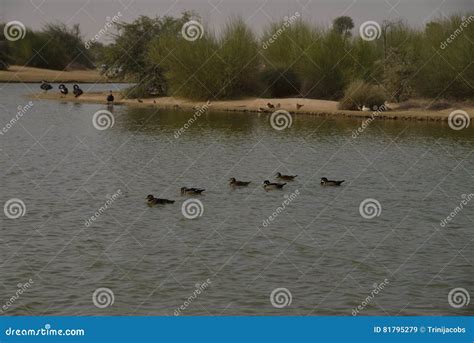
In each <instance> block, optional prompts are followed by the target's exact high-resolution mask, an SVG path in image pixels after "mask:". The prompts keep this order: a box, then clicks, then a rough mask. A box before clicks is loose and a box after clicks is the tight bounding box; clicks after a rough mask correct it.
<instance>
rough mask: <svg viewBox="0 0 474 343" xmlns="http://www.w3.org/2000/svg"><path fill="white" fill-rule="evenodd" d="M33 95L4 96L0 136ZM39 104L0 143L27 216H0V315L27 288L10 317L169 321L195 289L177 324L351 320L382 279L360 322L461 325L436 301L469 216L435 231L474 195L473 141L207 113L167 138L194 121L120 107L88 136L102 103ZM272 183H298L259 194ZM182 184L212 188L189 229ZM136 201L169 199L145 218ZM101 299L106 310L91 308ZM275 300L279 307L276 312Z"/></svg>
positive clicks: (461, 267)
mask: <svg viewBox="0 0 474 343" xmlns="http://www.w3.org/2000/svg"><path fill="white" fill-rule="evenodd" d="M96 87H97V86H96ZM99 87H102V88H104V87H105V88H104V89H108V88H110V87H111V86H110V85H105V86H99ZM112 87H113V86H112ZM112 89H114V88H112ZM85 91H87V90H85ZM28 92H31V90H30V89H28V88H26V87H25V86H23V85H8V86H3V88H2V93H1V95H0V97H1V99H2V102H1V103H2V106H3V107H4V109H2V112H1V115H0V120H1V122H0V124H1V125H0V126H4V125H5V124H6V123H7V122H9V121H10V119H11V118H12V116H13V115H14V113H15V111H16V108H17V106H18V105H19V104H20V105H22V104H25V103H26V102H27V101H29V100H28V98H25V97H23V94H25V93H28ZM33 102H34V106H33V107H32V108H31V109H30V110H28V112H27V113H25V115H24V116H23V117H22V118H21V119H20V121H19V122H17V123H16V124H15V125H13V126H12V127H11V128H10V129H9V130H8V132H7V133H5V134H4V135H2V136H0V144H1V145H0V148H1V155H0V156H1V157H0V159H1V163H2V167H3V168H2V171H1V172H2V180H3V182H2V185H1V199H0V200H1V203H2V204H4V203H5V202H6V201H7V200H9V199H11V198H18V199H21V200H22V201H24V203H25V206H26V213H25V215H24V216H23V217H21V218H18V219H8V218H7V217H6V216H1V217H0V218H1V219H0V224H1V229H0V234H1V236H0V257H1V261H2V264H1V267H0V268H1V275H2V281H1V283H0V303H2V302H3V303H6V302H7V301H8V299H10V298H11V297H12V296H13V295H15V292H16V291H17V289H18V284H19V283H21V284H25V283H26V282H29V280H30V279H32V281H33V283H31V287H29V288H28V289H27V290H26V291H25V292H24V293H23V294H22V295H21V296H20V297H19V299H16V300H15V301H14V303H13V304H11V306H9V307H8V311H6V313H7V314H22V315H25V314H35V315H39V314H50V315H54V314H56V315H66V314H84V315H89V314H95V315H127V314H128V315H173V314H174V313H175V310H176V309H178V308H179V307H180V306H182V305H183V304H185V301H187V299H188V298H189V297H191V296H193V294H194V292H195V291H196V289H200V290H201V288H200V287H202V285H203V284H204V283H206V285H207V286H206V287H205V289H203V290H202V291H201V293H200V294H199V295H198V296H197V297H193V299H192V301H191V302H189V301H188V302H187V303H188V306H186V308H185V309H184V310H180V311H179V313H180V314H181V315H187V314H199V315H209V314H212V315H220V314H226V315H236V314H275V315H285V314H286V315H307V314H311V315H332V314H342V315H351V314H352V310H353V309H354V308H356V307H357V306H358V305H360V304H362V302H363V301H364V300H365V299H366V298H367V297H368V296H369V295H371V291H372V290H373V289H374V284H376V285H380V284H381V283H385V279H387V284H386V286H385V287H384V288H383V290H381V291H380V292H379V293H378V294H377V295H376V296H375V297H374V298H373V299H372V300H371V301H370V302H369V303H368V304H367V305H366V306H365V307H364V309H363V310H361V311H360V315H385V314H390V315H396V314H410V315H412V314H433V315H434V314H472V310H470V309H468V308H461V309H455V308H453V307H451V306H450V305H449V303H448V299H447V295H448V293H449V291H450V290H451V289H452V288H454V287H463V288H466V289H468V290H469V289H470V290H472V287H473V280H472V276H471V275H472V274H473V267H472V263H473V257H472V256H474V254H472V252H473V241H472V239H473V236H474V233H473V231H472V220H473V218H474V215H473V211H472V205H471V204H469V205H467V206H465V208H464V209H463V210H462V211H461V212H460V213H458V214H457V215H456V216H455V217H454V219H453V220H452V221H451V222H450V223H449V225H448V226H446V227H444V228H443V227H442V226H441V225H440V222H441V220H443V219H444V218H446V216H448V215H449V214H450V212H451V211H453V209H454V208H455V207H456V206H458V205H459V203H460V201H461V200H462V194H470V193H474V190H473V189H472V184H473V183H472V177H473V169H474V161H473V156H472V151H473V147H474V135H473V133H474V130H473V129H472V128H469V129H465V130H463V131H453V130H451V129H449V127H448V126H447V124H440V123H425V122H409V121H374V122H372V123H371V125H370V126H369V127H368V128H367V129H365V131H364V132H363V133H362V134H361V135H360V136H359V137H357V138H356V139H354V138H352V136H351V134H352V131H353V130H355V129H357V128H358V127H359V126H360V125H361V123H362V121H361V120H352V119H344V120H334V119H327V118H320V117H316V116H295V117H294V118H293V125H292V126H291V128H289V129H287V130H284V131H275V130H273V129H272V128H271V126H270V124H269V116H268V115H267V114H261V115H257V114H249V113H206V114H203V115H202V116H200V117H199V118H198V119H197V121H195V122H194V123H192V124H191V125H190V126H189V127H188V128H187V129H185V130H184V132H183V133H182V134H181V136H180V137H179V138H175V137H174V133H175V131H176V130H179V129H180V128H182V127H183V125H185V124H186V123H187V122H188V120H189V119H190V118H191V117H192V116H193V113H192V112H190V111H178V112H171V111H160V110H156V109H153V108H130V109H128V108H126V107H121V106H116V107H115V108H114V109H113V115H114V119H115V124H114V126H113V127H111V128H109V129H107V130H104V131H99V130H97V129H95V128H94V126H93V125H92V116H93V114H94V113H95V112H96V111H98V110H100V109H105V107H104V106H103V105H93V104H79V103H77V104H74V103H63V102H53V101H36V100H35V101H33ZM277 171H280V172H282V173H283V174H298V177H297V178H296V181H294V182H289V183H288V184H287V185H286V186H285V188H284V191H273V192H265V191H264V190H263V188H262V186H261V183H262V181H263V180H265V179H271V180H273V175H274V174H275V173H276V172H277ZM323 176H326V177H328V178H335V179H345V180H346V183H345V184H344V185H343V186H342V187H321V186H320V185H319V180H320V178H321V177H323ZM230 177H236V178H237V179H240V180H246V181H247V180H248V181H252V183H251V184H250V186H249V187H247V188H243V189H231V188H230V187H229V186H228V179H229V178H230ZM182 186H187V187H202V188H205V189H206V192H205V195H202V196H201V197H199V200H200V201H201V203H202V205H203V213H202V216H200V217H198V218H197V219H193V220H190V219H187V218H185V217H184V216H183V214H182V212H181V205H182V204H183V202H184V200H186V199H188V198H187V197H183V196H181V195H180V192H179V189H180V188H181V187H182ZM296 191H298V192H296ZM116 194H120V196H118V197H114V198H113V201H112V202H111V204H109V205H108V206H107V207H106V208H105V210H100V211H101V213H99V216H96V212H98V211H99V209H101V208H104V207H105V204H106V203H107V201H109V202H110V199H111V198H112V196H113V195H116ZM148 194H153V195H154V196H156V197H163V198H168V199H174V200H176V203H175V204H172V205H167V206H158V207H153V208H150V207H148V206H147V205H146V202H145V197H146V195H148ZM294 194H297V196H296V197H294V196H292V198H291V201H289V202H288V203H285V200H288V197H289V196H290V195H294ZM285 195H286V196H287V197H285ZM368 198H370V199H376V200H377V201H378V202H379V203H380V206H381V212H380V215H379V216H376V217H374V218H373V219H366V218H363V217H362V216H361V214H360V213H359V205H360V203H361V202H362V201H363V200H365V199H368ZM283 204H285V205H284V209H283V210H281V208H282V207H283ZM279 208H280V209H279ZM275 214H276V215H275ZM91 217H94V218H95V219H94V221H91V220H90V218H91ZM269 217H272V220H269V219H268V218H269ZM86 223H88V224H89V225H86ZM101 287H105V288H108V289H110V290H111V291H112V292H113V296H114V303H113V305H111V306H108V307H106V308H99V307H97V306H95V305H94V303H93V301H92V294H93V293H94V291H95V290H97V289H98V288H101ZM277 288H286V289H287V290H288V291H289V293H290V294H291V299H292V301H291V304H290V305H289V306H286V307H283V308H277V307H275V306H273V305H272V301H271V299H270V295H271V294H272V291H274V290H275V289H277Z"/></svg>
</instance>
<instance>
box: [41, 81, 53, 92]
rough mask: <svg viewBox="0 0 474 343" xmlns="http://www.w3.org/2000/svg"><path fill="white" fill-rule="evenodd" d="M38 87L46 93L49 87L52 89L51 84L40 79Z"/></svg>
mask: <svg viewBox="0 0 474 343" xmlns="http://www.w3.org/2000/svg"><path fill="white" fill-rule="evenodd" d="M40 88H41V89H42V90H44V92H45V93H46V92H47V91H49V90H50V89H53V86H51V85H50V84H49V83H48V82H46V81H45V80H43V81H41V86H40Z"/></svg>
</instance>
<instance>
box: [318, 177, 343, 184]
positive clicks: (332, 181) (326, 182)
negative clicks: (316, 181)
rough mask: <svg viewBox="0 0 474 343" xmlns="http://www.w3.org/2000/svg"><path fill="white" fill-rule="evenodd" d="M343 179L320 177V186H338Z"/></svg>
mask: <svg viewBox="0 0 474 343" xmlns="http://www.w3.org/2000/svg"><path fill="white" fill-rule="evenodd" d="M344 181H345V180H341V181H334V180H328V179H327V178H325V177H322V178H321V185H322V186H340V185H341V184H342V183H343V182H344Z"/></svg>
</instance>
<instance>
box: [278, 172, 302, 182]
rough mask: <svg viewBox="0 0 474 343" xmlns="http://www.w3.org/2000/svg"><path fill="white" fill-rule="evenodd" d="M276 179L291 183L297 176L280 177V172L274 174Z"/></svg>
mask: <svg viewBox="0 0 474 343" xmlns="http://www.w3.org/2000/svg"><path fill="white" fill-rule="evenodd" d="M275 176H276V178H277V179H280V180H285V181H293V180H294V179H295V177H297V176H298V175H282V174H281V173H280V172H278V173H276V174H275Z"/></svg>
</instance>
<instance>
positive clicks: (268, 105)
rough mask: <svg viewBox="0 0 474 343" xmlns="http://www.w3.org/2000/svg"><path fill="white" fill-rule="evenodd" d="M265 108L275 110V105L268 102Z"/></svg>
mask: <svg viewBox="0 0 474 343" xmlns="http://www.w3.org/2000/svg"><path fill="white" fill-rule="evenodd" d="M267 107H268V108H271V109H273V108H275V105H273V104H272V103H271V102H268V103H267Z"/></svg>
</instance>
